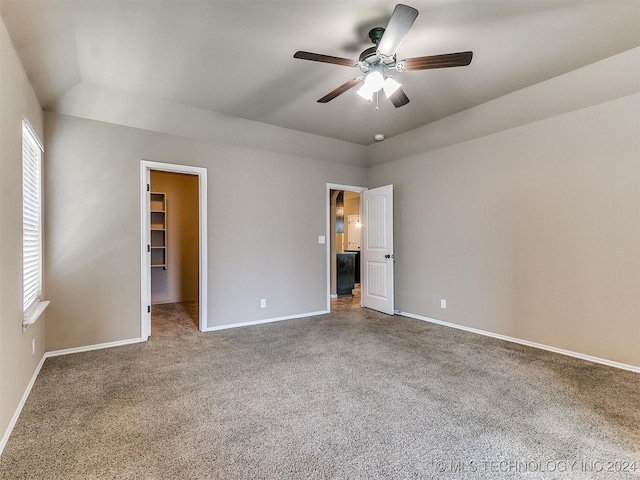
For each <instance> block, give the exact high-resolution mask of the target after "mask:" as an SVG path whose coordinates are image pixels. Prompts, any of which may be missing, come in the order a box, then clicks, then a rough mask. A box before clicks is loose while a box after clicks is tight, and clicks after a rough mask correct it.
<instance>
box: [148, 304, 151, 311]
mask: <svg viewBox="0 0 640 480" xmlns="http://www.w3.org/2000/svg"><path fill="white" fill-rule="evenodd" d="M147 313H151V305H147Z"/></svg>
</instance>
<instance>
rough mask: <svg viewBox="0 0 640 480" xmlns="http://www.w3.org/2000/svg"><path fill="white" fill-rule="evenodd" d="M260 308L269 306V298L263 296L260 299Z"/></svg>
mask: <svg viewBox="0 0 640 480" xmlns="http://www.w3.org/2000/svg"><path fill="white" fill-rule="evenodd" d="M260 308H267V299H266V298H263V299H262V300H260Z"/></svg>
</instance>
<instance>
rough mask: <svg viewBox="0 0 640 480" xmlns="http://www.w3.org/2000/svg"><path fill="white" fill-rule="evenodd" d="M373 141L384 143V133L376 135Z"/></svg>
mask: <svg viewBox="0 0 640 480" xmlns="http://www.w3.org/2000/svg"><path fill="white" fill-rule="evenodd" d="M373 139H374V140H375V141H376V142H381V141H383V140H384V134H382V133H376V134H375V135H374V136H373Z"/></svg>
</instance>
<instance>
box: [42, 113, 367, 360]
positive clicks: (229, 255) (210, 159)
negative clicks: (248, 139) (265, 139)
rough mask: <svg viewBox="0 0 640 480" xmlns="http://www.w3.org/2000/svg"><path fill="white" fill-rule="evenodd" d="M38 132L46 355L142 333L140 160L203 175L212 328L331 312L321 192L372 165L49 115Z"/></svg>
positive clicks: (359, 181) (353, 180)
mask: <svg viewBox="0 0 640 480" xmlns="http://www.w3.org/2000/svg"><path fill="white" fill-rule="evenodd" d="M45 130H46V138H47V145H46V146H47V152H48V153H47V158H48V160H47V161H48V174H47V178H46V187H47V194H46V199H47V215H48V219H49V221H48V222H47V244H46V249H47V253H48V256H49V258H50V259H51V265H50V266H49V269H48V273H47V277H46V285H47V288H48V289H49V293H50V296H51V300H52V304H51V306H50V307H49V310H48V316H47V322H48V326H49V327H50V328H47V349H48V350H57V349H62V348H69V347H75V346H80V345H93V344H99V343H104V342H111V341H118V340H126V339H132V338H137V337H139V336H140V161H141V160H142V159H145V160H151V161H159V162H167V163H181V164H185V165H193V166H198V167H206V168H207V169H208V175H207V181H208V205H207V208H208V234H207V238H208V244H207V247H208V255H209V257H208V266H207V270H208V282H209V285H208V298H207V300H208V306H209V307H208V323H207V326H210V327H211V326H217V325H228V324H231V323H240V322H248V321H253V320H261V319H269V318H276V317H283V316H290V315H300V314H305V313H311V312H318V311H324V310H326V305H327V303H326V301H327V299H326V286H327V278H326V272H327V270H326V245H324V244H319V243H318V236H319V235H326V204H325V202H326V184H327V183H340V184H349V185H363V184H366V178H367V169H365V168H362V167H358V166H350V165H341V164H339V163H333V162H326V161H322V160H316V159H312V158H308V157H301V156H295V155H288V154H284V153H277V152H271V151H266V150H255V149H250V148H245V147H239V146H231V145H227V144H222V143H215V142H213V141H212V142H204V141H197V140H193V139H188V138H184V137H179V136H174V135H168V134H165V133H154V132H151V131H148V130H142V129H136V128H131V127H123V126H117V125H113V124H108V123H102V122H97V121H93V120H85V119H80V118H76V117H69V116H65V115H57V114H52V113H46V114H45ZM303 138H306V137H303ZM292 198H295V199H296V201H295V202H292V201H291V199H292ZM283 237H286V238H287V239H289V240H290V241H289V242H286V243H285V242H281V241H280V239H281V238H283ZM262 298H266V299H267V308H265V309H261V308H260V299H262Z"/></svg>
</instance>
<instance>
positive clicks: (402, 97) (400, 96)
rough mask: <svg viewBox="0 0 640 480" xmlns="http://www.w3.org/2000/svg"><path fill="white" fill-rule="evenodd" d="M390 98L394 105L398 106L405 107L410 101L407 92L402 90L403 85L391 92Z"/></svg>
mask: <svg viewBox="0 0 640 480" xmlns="http://www.w3.org/2000/svg"><path fill="white" fill-rule="evenodd" d="M389 100H391V103H393V106H394V107H396V108H400V107H403V106H404V105H406V104H407V103H409V97H407V94H406V93H404V90H402V88H401V87H399V88H398V89H397V90H396V91H395V92H393V94H391V96H390V97H389Z"/></svg>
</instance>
